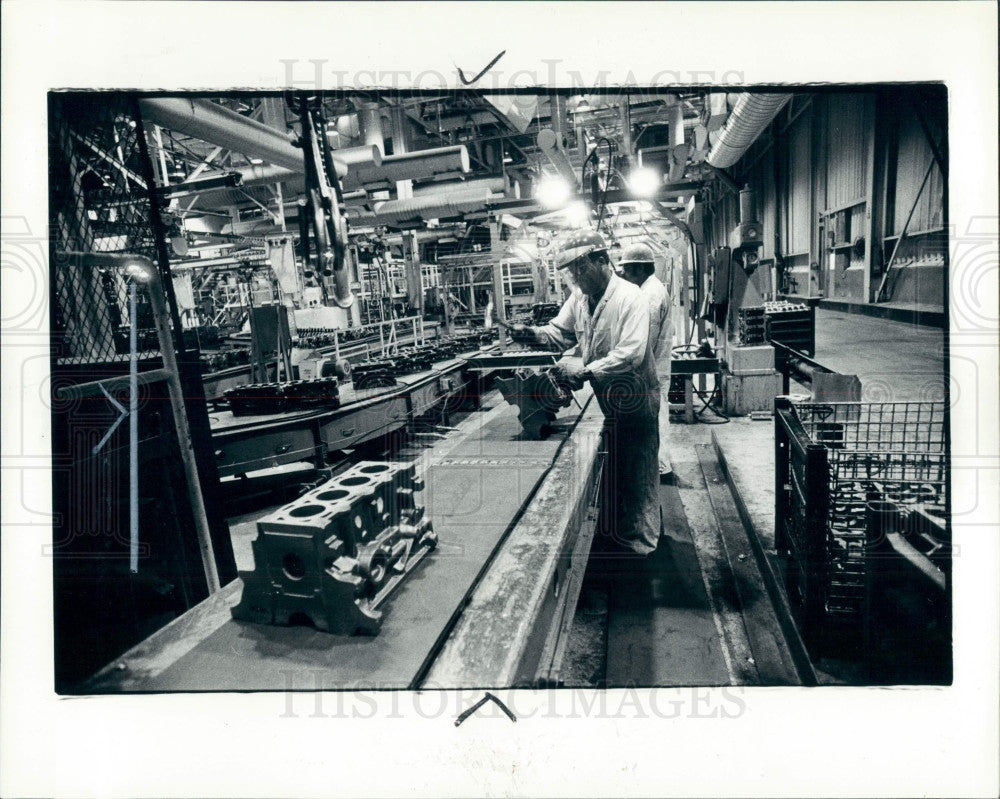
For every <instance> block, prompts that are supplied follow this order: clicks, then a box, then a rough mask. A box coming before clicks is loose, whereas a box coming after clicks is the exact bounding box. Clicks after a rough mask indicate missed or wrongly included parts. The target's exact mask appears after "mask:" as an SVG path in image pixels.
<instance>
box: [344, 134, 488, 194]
mask: <svg viewBox="0 0 1000 799" xmlns="http://www.w3.org/2000/svg"><path fill="white" fill-rule="evenodd" d="M468 171H469V151H468V150H466V149H465V145H464V144H459V145H455V146H452V147H435V148H433V149H430V150H418V151H416V152H413V153H403V154H401V155H387V156H385V157H384V158H383V159H382V165H381V166H378V167H374V166H372V167H368V166H358V167H357V168H352V169H351V170H350V172H348V174H347V176H346V177H345V178H344V182H343V186H344V189H345V190H350V189H360V188H365V187H374V186H380V185H381V186H386V185H392V184H395V183H397V182H398V181H401V180H424V179H427V178H432V177H434V176H435V175H443V174H452V173H456V172H457V173H461V174H464V173H467V172H468Z"/></svg>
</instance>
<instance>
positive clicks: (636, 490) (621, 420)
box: [535, 275, 660, 555]
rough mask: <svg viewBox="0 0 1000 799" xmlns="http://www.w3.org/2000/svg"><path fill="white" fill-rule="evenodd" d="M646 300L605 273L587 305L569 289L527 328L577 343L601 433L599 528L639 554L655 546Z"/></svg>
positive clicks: (553, 343) (654, 408)
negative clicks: (553, 309)
mask: <svg viewBox="0 0 1000 799" xmlns="http://www.w3.org/2000/svg"><path fill="white" fill-rule="evenodd" d="M648 308H649V303H648V302H647V301H646V299H645V297H644V296H643V294H642V292H641V291H640V289H639V288H638V287H637V286H634V285H632V284H631V283H629V282H627V281H625V280H622V279H621V278H620V277H618V276H616V275H612V276H611V279H610V281H609V282H608V285H607V288H605V290H604V294H603V295H602V297H601V299H600V300H599V301H598V303H597V305H596V306H595V308H594V311H593V313H591V312H590V308H589V300H588V298H587V296H586V295H585V294H583V293H582V292H581V291H580V290H579V289H576V290H574V292H573V293H572V294H571V295H570V297H569V299H567V300H566V302H565V303H564V304H563V306H562V308H561V309H560V311H559V314H558V315H557V316H556V317H555V318H554V319H553V320H552V321H551V322H549V324H547V325H544V326H543V327H539V328H535V333H536V337H537V339H538V341H539V342H540V343H541V344H542V345H544V346H546V347H548V348H549V349H557V350H560V351H565V350H567V349H569V348H570V347H572V346H573V345H576V344H578V345H579V346H580V354H581V356H582V357H583V364H584V366H585V367H586V368H587V369H588V370H589V371H590V372H591V374H593V380H592V381H591V385H592V386H593V388H594V394H595V395H596V397H597V401H598V403H599V404H600V406H601V410H602V411H603V412H604V416H605V430H606V432H607V434H608V462H607V464H606V466H605V474H606V480H605V492H606V493H605V495H604V496H605V501H604V516H603V528H604V529H603V531H604V532H606V533H608V534H610V535H612V536H613V537H614V540H616V542H617V544H618V545H619V546H623V547H627V548H628V549H631V550H632V551H634V552H637V553H638V554H641V555H645V554H648V553H650V552H652V551H653V550H654V549H656V545H657V542H658V541H659V537H660V503H659V497H658V496H657V492H658V488H657V487H658V485H659V467H658V463H657V452H658V445H659V432H658V429H657V415H658V411H659V405H660V394H659V391H658V390H657V386H656V370H655V368H654V364H653V352H652V348H651V346H650V342H649V310H648Z"/></svg>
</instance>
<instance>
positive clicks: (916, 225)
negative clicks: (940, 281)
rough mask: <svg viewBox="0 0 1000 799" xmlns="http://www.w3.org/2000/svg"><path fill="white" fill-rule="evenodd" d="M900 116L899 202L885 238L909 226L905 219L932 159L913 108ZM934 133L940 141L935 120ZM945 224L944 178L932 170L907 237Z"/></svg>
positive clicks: (897, 181)
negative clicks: (904, 226)
mask: <svg viewBox="0 0 1000 799" xmlns="http://www.w3.org/2000/svg"><path fill="white" fill-rule="evenodd" d="M900 110H901V113H900V114H899V116H898V121H899V128H898V130H899V138H898V142H899V152H898V156H897V160H896V198H895V213H894V216H893V218H892V219H890V220H889V225H890V226H891V229H890V230H887V231H886V235H890V236H891V235H894V234H898V233H899V232H900V231H901V230H902V229H903V225H904V224H906V217H907V215H908V214H909V213H910V207H911V206H912V205H913V201H914V199H915V198H916V196H917V191H918V190H919V189H920V183H921V182H922V181H923V179H924V174H926V172H927V167H928V166H929V165H930V163H931V160H932V159H933V157H934V156H933V154H932V153H931V147H930V144H928V142H927V137H926V136H925V135H924V132H923V130H922V129H921V127H920V122H919V121H918V120H917V116H916V113H915V112H914V111H913V109H912V108H907V107H904V108H901V109H900ZM929 122H930V124H931V127H932V132H933V133H934V135H935V136H937V137H938V141H941V138H942V137H941V130H940V125H939V124H937V123H936V122H935V121H934V120H933V119H932V120H929ZM943 220H944V178H943V177H942V176H941V171H940V170H939V169H937V168H935V169H933V170H931V176H930V178H928V180H927V185H926V186H925V187H924V191H923V193H922V194H921V195H920V199H919V200H918V201H917V208H916V211H914V214H913V219H911V220H910V226H909V228H908V229H907V235H911V234H913V233H916V232H922V231H926V230H935V229H937V228H939V227H941V226H942V224H943V223H944V222H943Z"/></svg>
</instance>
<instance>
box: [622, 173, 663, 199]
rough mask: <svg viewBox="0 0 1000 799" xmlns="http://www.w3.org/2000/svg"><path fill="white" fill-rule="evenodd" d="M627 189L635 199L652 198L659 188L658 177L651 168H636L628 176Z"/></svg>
mask: <svg viewBox="0 0 1000 799" xmlns="http://www.w3.org/2000/svg"><path fill="white" fill-rule="evenodd" d="M628 187H629V190H630V191H631V192H632V194H634V195H635V196H636V197H652V196H653V195H655V194H656V192H657V191H658V190H659V188H660V175H659V173H658V172H657V171H656V170H655V169H652V168H651V167H648V166H640V167H636V168H635V169H633V170H632V172H631V173H630V174H629V176H628Z"/></svg>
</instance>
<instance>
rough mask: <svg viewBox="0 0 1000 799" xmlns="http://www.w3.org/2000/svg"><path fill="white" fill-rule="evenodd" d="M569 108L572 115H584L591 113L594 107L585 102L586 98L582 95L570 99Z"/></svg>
mask: <svg viewBox="0 0 1000 799" xmlns="http://www.w3.org/2000/svg"><path fill="white" fill-rule="evenodd" d="M569 105H570V108H569V110H570V111H572V112H573V113H574V114H585V113H587V112H588V111H593V110H594V107H593V106H592V105H591V104H590V103H588V102H587V97H586V96H585V95H583V94H578V95H576V96H574V97H571V98H570V100H569Z"/></svg>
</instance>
